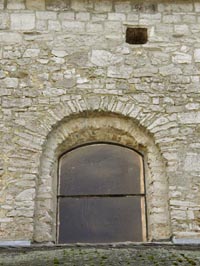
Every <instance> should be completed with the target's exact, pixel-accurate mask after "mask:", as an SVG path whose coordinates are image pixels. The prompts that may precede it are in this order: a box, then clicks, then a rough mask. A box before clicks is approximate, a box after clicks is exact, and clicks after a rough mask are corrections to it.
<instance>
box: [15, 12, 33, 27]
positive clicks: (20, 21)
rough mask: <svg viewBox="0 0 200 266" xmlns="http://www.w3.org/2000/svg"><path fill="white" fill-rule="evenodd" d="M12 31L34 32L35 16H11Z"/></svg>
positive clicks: (22, 14) (18, 14)
mask: <svg viewBox="0 0 200 266" xmlns="http://www.w3.org/2000/svg"><path fill="white" fill-rule="evenodd" d="M10 19H11V29H12V30H33V29H34V28H35V14H33V13H13V14H11V18H10Z"/></svg>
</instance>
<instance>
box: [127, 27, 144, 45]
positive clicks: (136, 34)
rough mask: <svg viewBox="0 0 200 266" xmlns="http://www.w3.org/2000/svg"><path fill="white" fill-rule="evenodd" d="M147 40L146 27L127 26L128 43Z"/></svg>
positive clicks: (138, 42)
mask: <svg viewBox="0 0 200 266" xmlns="http://www.w3.org/2000/svg"><path fill="white" fill-rule="evenodd" d="M147 41H148V34H147V28H127V29H126V42H127V43H129V44H145V43H147Z"/></svg>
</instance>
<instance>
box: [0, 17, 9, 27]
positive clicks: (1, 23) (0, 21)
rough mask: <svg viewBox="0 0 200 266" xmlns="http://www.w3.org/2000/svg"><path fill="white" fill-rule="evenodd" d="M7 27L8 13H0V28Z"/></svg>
mask: <svg viewBox="0 0 200 266" xmlns="http://www.w3.org/2000/svg"><path fill="white" fill-rule="evenodd" d="M8 27H9V15H8V13H0V30H6V29H8Z"/></svg>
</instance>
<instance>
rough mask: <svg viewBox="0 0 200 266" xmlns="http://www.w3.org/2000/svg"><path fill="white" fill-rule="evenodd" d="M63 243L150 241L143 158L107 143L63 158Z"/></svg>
mask: <svg viewBox="0 0 200 266" xmlns="http://www.w3.org/2000/svg"><path fill="white" fill-rule="evenodd" d="M57 200H58V216H57V242H58V243H76V242H80V243H81V242H82V243H109V242H110V243H111V242H125V241H133V242H142V241H145V240H146V218H145V217H146V215H145V188H144V174H143V157H142V156H141V155H140V154H139V153H137V152H135V151H134V150H132V149H130V148H127V147H124V146H119V145H115V144H108V143H97V144H89V145H85V146H81V147H78V148H76V149H73V150H71V151H69V152H67V153H65V154H64V155H63V156H62V157H61V159H60V161H59V182H58V197H57Z"/></svg>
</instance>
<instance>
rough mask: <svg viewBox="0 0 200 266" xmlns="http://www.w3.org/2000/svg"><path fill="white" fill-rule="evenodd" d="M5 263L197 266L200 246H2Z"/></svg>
mask: <svg viewBox="0 0 200 266" xmlns="http://www.w3.org/2000/svg"><path fill="white" fill-rule="evenodd" d="M0 265H1V266H4V265H5V266H12V265H13V266H14V265H15V266H27V265H29V266H44V265H45V266H55V265H63V266H86V265H87V266H97V265H100V266H103V265H106V266H107V265H109V266H112V265H113V266H118V265H124V266H125V265H132V266H193V265H196V266H198V265H200V246H181V245H180V246H177V245H176V246H175V245H152V246H151V245H131V246H122V247H120V246H116V247H114V246H96V247H88V246H87V247H84V246H69V247H66V246H65V247H35V248H34V247H33V248H32V247H31V248H1V249H0Z"/></svg>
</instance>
